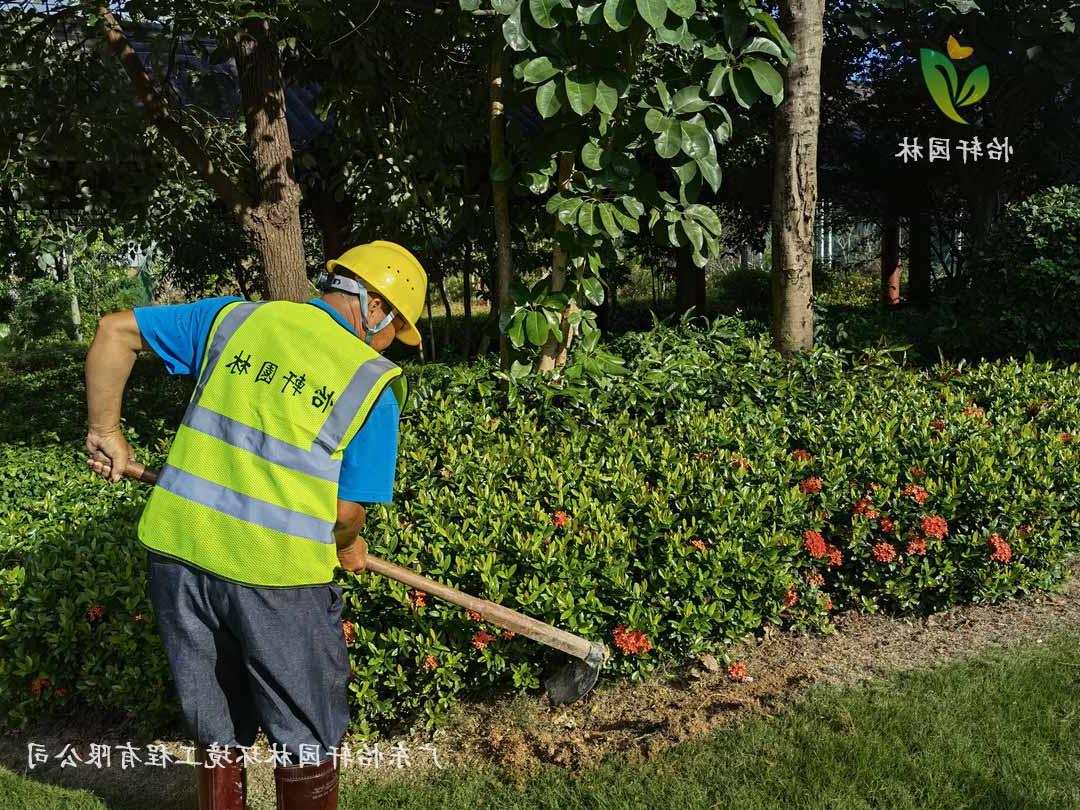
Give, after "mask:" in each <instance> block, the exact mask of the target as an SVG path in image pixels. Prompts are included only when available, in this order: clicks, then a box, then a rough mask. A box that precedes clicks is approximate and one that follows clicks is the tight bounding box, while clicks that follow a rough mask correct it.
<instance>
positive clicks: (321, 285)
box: [315, 270, 394, 346]
mask: <svg viewBox="0 0 1080 810" xmlns="http://www.w3.org/2000/svg"><path fill="white" fill-rule="evenodd" d="M315 287H316V288H317V289H320V290H322V291H324V292H327V291H330V290H336V291H338V292H347V293H350V294H352V295H355V296H357V297H358V298H359V299H360V324H361V325H362V326H363V327H364V343H366V344H367V345H368V346H370V345H371V338H372V337H374V336H375V335H376V334H378V333H379V332H381V331H382V330H383V329H385V328H386V327H387V326H389V325H390V324H391V323H393V321H394V312H393V310H391V311H390V312H389V313H387V314H386V315H385V316H383V319H382V320H381V321H379V322H378V323H377V324H376V325H375V326H374V327H370V328H369V327H368V324H367V311H368V291H367V287H365V286H364V285H363V284H361V283H360V282H359V281H353V280H352V279H351V278H345V277H344V276H339V275H337V274H336V273H328V272H326V271H325V270H324V271H322V272H320V273H319V275H318V276H316V277H315Z"/></svg>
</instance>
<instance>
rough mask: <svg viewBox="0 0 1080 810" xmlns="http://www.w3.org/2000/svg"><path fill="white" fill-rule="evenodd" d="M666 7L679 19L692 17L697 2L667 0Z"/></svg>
mask: <svg viewBox="0 0 1080 810" xmlns="http://www.w3.org/2000/svg"><path fill="white" fill-rule="evenodd" d="M667 7H668V8H669V9H671V10H672V11H673V12H674V13H675V14H678V15H679V16H680V17H693V16H694V13H695V12H696V11H697V0H667Z"/></svg>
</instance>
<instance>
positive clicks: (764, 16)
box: [753, 11, 795, 60]
mask: <svg viewBox="0 0 1080 810" xmlns="http://www.w3.org/2000/svg"><path fill="white" fill-rule="evenodd" d="M753 18H754V20H755V22H757V23H758V24H759V25H762V26H764V27H765V30H766V31H768V32H769V36H770V37H772V38H773V42H775V43H777V44H778V45H779V46H780V48H781V50H783V52H784V56H786V57H787V58H788V60H793V59H795V49H794V48H792V47H791V43H790V42H789V41H788V38H787V37H786V36H784V32H783V31H781V30H780V26H779V25H778V24H777V22H776V20H774V19H773V18H772V16H770V15H769V14H768V12H765V11H757V12H755V13H754V14H753Z"/></svg>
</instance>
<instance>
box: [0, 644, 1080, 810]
mask: <svg viewBox="0 0 1080 810" xmlns="http://www.w3.org/2000/svg"><path fill="white" fill-rule="evenodd" d="M1078 642H1080V639H1078V638H1076V637H1062V638H1058V639H1054V640H1050V641H1047V643H1044V644H1036V645H1033V646H1030V647H1028V648H1021V649H1014V650H1009V651H1004V652H1003V651H997V652H994V653H990V654H984V655H981V656H979V657H976V658H971V659H967V660H965V661H963V662H962V663H959V664H951V665H948V666H942V667H938V668H935V669H932V670H927V671H921V672H918V673H915V674H908V675H905V676H896V677H893V678H892V679H890V680H888V681H878V682H875V683H873V684H871V685H868V686H865V687H862V688H859V689H847V690H841V689H836V688H822V689H817V690H814V691H812V692H811V695H810V697H809V698H808V699H807V700H806V701H805V702H803V703H800V704H799V705H797V706H794V707H792V708H790V709H788V710H786V711H784V712H783V713H781V714H779V715H777V716H774V717H766V718H760V719H755V720H752V721H749V722H746V723H743V724H741V725H739V726H737V727H732V728H731V729H728V730H725V731H722V732H721V733H720V734H718V735H715V736H713V737H710V738H707V739H704V740H701V741H696V742H691V743H686V744H683V745H680V746H677V747H675V748H673V749H671V750H669V751H668V752H666V753H665V754H663V755H661V756H660V757H658V758H656V759H655V760H653V761H651V762H648V763H630V762H627V761H625V760H609V761H607V762H605V763H604V764H602V765H600V766H598V767H597V768H595V769H593V770H591V771H587V772H584V773H581V774H568V773H566V772H565V771H561V770H556V769H554V768H551V769H548V770H546V771H542V772H540V773H538V774H536V775H533V776H531V777H529V778H527V779H525V780H524V781H523V783H522V784H520V785H517V786H515V785H514V783H513V782H514V780H512V779H511V778H510V775H508V774H506V773H503V772H500V771H497V770H485V771H461V770H451V769H446V770H444V771H441V772H438V773H437V774H436V775H435V776H434V777H420V778H416V779H412V780H409V781H400V782H389V783H387V782H383V783H380V784H367V785H365V786H364V787H362V788H361V787H354V788H351V789H349V790H348V791H346V792H344V794H343V796H342V799H341V807H342V808H343V809H344V810H361V808H387V807H394V808H418V809H419V808H423V810H436V809H437V808H438V809H442V808H445V809H446V810H454V809H455V808H463V809H467V810H479V809H480V808H522V809H523V810H524V808H530V810H531V809H532V808H553V809H554V808H557V809H558V810H572V809H573V808H604V810H614V809H615V808H627V809H628V810H629V809H630V808H634V810H637V808H643V807H645V808H677V809H678V810H692V808H714V807H724V808H740V810H756V809H757V808H770V809H771V808H886V807H887V808H916V807H918V808H972V809H973V810H974V808H979V810H989V809H990V808H1001V809H1002V810H1006V809H1007V810H1018V809H1021V808H1029V809H1030V810H1067V808H1080V733H1078V732H1080V644H1078ZM0 796H2V797H3V798H2V799H0V805H2V806H3V807H4V808H12V810H15V808H28V809H29V808H33V809H35V810H36V808H50V809H51V808H70V809H71V810H101V809H102V808H107V807H108V808H119V807H123V808H128V807H130V808H135V807H143V806H145V805H144V803H143V802H144V801H145V796H143V797H141V798H140V797H139V796H138V795H133V796H132V799H131V803H130V804H128V803H126V802H124V803H106V802H104V801H102V800H101V799H99V798H97V797H95V796H94V795H92V794H90V793H86V792H82V791H68V790H62V789H60V788H55V787H52V786H42V785H40V784H38V783H36V782H34V781H32V780H29V779H24V778H22V777H19V776H16V775H15V774H12V773H11V772H10V771H3V770H0ZM256 810H257V808H256Z"/></svg>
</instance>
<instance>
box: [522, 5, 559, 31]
mask: <svg viewBox="0 0 1080 810" xmlns="http://www.w3.org/2000/svg"><path fill="white" fill-rule="evenodd" d="M560 5H562V2H561V0H529V11H530V12H531V13H532V18H533V19H534V20H536V24H537V25H539V26H540V27H541V28H555V27H557V26H558V25H559V23H558V22H556V20H555V18H554V17H553V16H552V12H553V11H554V10H555V9H556V8H558V7H559V6H560Z"/></svg>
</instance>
